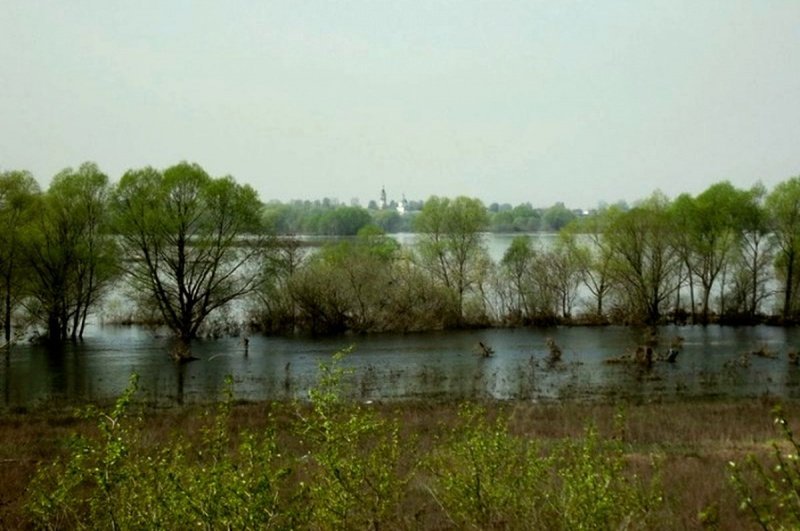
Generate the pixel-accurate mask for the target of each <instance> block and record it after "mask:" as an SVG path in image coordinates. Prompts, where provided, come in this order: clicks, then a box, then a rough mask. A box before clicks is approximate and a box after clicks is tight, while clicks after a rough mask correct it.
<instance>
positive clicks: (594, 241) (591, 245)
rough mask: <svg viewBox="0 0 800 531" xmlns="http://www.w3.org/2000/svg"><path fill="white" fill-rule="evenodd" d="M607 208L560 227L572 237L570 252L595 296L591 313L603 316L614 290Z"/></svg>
mask: <svg viewBox="0 0 800 531" xmlns="http://www.w3.org/2000/svg"><path fill="white" fill-rule="evenodd" d="M609 212H610V210H609V209H608V208H606V209H604V210H602V211H600V212H597V213H595V214H593V215H591V216H587V217H585V218H578V219H576V220H575V221H573V222H572V223H570V224H569V225H567V226H566V227H564V229H562V232H564V233H565V234H567V235H569V236H570V238H571V239H572V244H571V245H572V254H573V257H574V260H575V263H576V267H577V268H578V269H579V270H580V278H581V279H582V281H583V284H584V286H586V289H587V290H588V291H589V293H591V294H592V297H593V298H594V310H593V313H594V316H595V317H596V318H597V319H600V320H604V319H605V305H606V302H607V299H608V298H609V297H610V296H611V294H612V293H613V289H614V279H613V274H612V273H613V271H612V265H613V258H614V255H613V252H612V250H611V247H610V245H609V244H608V241H607V240H606V238H605V232H606V230H607V227H608V223H609V220H610V217H611V216H610V215H609Z"/></svg>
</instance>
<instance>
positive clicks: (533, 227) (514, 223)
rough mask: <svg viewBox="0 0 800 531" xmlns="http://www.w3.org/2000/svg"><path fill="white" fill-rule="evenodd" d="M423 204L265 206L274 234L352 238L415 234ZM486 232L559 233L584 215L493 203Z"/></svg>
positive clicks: (562, 207) (327, 202) (555, 208)
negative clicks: (365, 233)
mask: <svg viewBox="0 0 800 531" xmlns="http://www.w3.org/2000/svg"><path fill="white" fill-rule="evenodd" d="M424 204H425V202H424V201H406V202H405V207H404V209H403V212H402V213H400V211H398V210H397V208H396V207H397V203H395V202H394V201H392V202H390V203H388V204H387V205H386V206H385V207H384V208H381V207H379V206H378V204H377V203H376V202H375V201H374V200H373V201H370V202H369V206H368V207H367V208H363V207H361V206H359V205H358V204H351V205H344V204H341V203H339V202H338V201H336V200H333V199H330V198H325V199H322V200H315V201H310V200H294V201H289V202H287V203H281V202H280V201H270V202H269V203H267V205H266V206H265V215H266V217H267V220H268V222H269V225H270V226H271V227H273V229H274V230H275V232H276V233H277V234H284V235H290V234H318V235H327V236H354V235H356V234H358V231H359V230H360V229H362V228H363V227H366V226H367V225H376V226H378V227H380V228H381V230H383V231H384V232H386V233H398V232H417V230H418V225H417V223H416V221H415V220H416V218H417V217H418V216H419V215H420V214H421V212H422V208H423V206H424ZM487 213H488V218H487V222H486V225H485V226H484V227H483V230H484V231H486V232H496V233H508V232H537V231H546V232H558V231H559V230H561V229H562V228H563V227H565V226H567V225H568V224H569V223H570V222H572V221H573V220H575V219H576V218H578V217H581V216H582V215H583V211H580V210H570V209H568V208H567V207H566V206H565V205H564V203H556V204H554V205H552V206H551V207H549V208H534V207H533V206H532V205H531V204H530V203H521V204H519V205H516V206H511V205H510V204H508V203H503V204H498V203H492V204H490V205H489V206H488V208H487Z"/></svg>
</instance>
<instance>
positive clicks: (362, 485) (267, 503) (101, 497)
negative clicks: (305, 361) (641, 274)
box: [28, 363, 664, 530]
mask: <svg viewBox="0 0 800 531" xmlns="http://www.w3.org/2000/svg"><path fill="white" fill-rule="evenodd" d="M322 371H323V375H322V378H321V382H320V384H319V386H318V387H317V388H315V389H313V390H312V391H311V392H310V395H309V402H308V403H307V404H295V405H293V406H291V407H292V408H293V411H294V415H293V416H294V418H295V421H294V422H293V424H292V426H290V427H289V429H288V433H278V432H276V430H275V429H273V426H272V425H268V426H267V427H266V428H265V429H264V430H263V431H260V432H258V433H233V432H231V430H230V429H228V420H227V418H228V413H229V408H230V399H229V400H227V401H225V402H223V403H222V404H221V405H220V406H218V408H219V409H218V411H217V412H216V414H213V415H209V416H208V419H207V422H206V427H205V428H204V429H203V431H202V434H201V435H200V436H199V437H195V438H193V439H191V440H190V439H187V438H186V437H185V436H182V435H179V434H175V435H174V436H173V437H172V438H171V439H170V440H167V441H161V442H159V443H155V442H153V441H151V440H148V439H147V438H146V437H144V436H143V432H142V431H141V430H139V429H138V427H137V426H138V424H137V420H136V415H134V414H132V412H134V411H136V408H135V406H132V405H131V399H132V398H133V394H134V391H135V379H134V380H133V383H132V385H131V387H130V388H129V389H128V391H127V392H126V393H125V394H124V395H123V396H122V397H121V398H120V399H119V400H118V402H117V404H116V405H115V407H114V408H113V409H112V410H111V411H109V412H107V413H106V412H102V411H99V410H94V411H91V412H90V413H89V414H90V415H92V416H93V417H95V418H97V420H98V430H97V433H96V435H95V436H90V437H84V438H78V439H75V440H73V442H72V443H71V446H70V450H69V452H68V455H67V456H66V457H65V458H64V459H63V460H61V461H58V462H55V463H52V464H49V465H46V466H43V467H42V468H40V470H39V473H38V474H37V476H36V478H35V479H34V480H33V482H32V484H31V487H30V488H29V497H28V500H29V501H28V510H29V512H30V514H31V516H32V518H33V519H34V521H35V523H36V525H37V526H38V527H41V528H47V529H64V528H69V529H73V528H77V529H97V528H112V529H143V528H147V529H153V528H158V529H184V528H196V527H199V528H203V529H260V528H277V529H297V528H304V529H379V528H392V529H398V528H400V529H403V528H429V527H437V528H442V527H447V528H450V527H455V528H459V529H463V528H480V529H543V528H544V529H565V530H566V529H570V530H572V529H610V528H622V527H624V528H628V529H649V528H652V527H653V525H655V523H656V522H657V517H658V513H659V511H660V510H662V508H663V505H664V499H663V496H662V494H661V491H660V487H659V486H658V484H657V483H656V482H653V481H647V482H646V481H644V480H642V479H640V478H638V477H637V476H636V474H635V473H634V471H633V470H632V469H631V468H630V467H629V466H628V465H627V463H626V461H625V458H624V454H623V451H622V450H623V447H622V445H621V443H620V442H619V441H617V440H614V439H605V438H603V437H601V436H600V435H599V434H598V433H597V432H596V431H594V430H592V429H589V430H588V431H587V432H586V434H585V436H584V437H582V438H579V439H577V440H564V441H562V442H556V443H551V444H549V445H548V447H540V446H539V445H538V444H537V443H536V441H533V440H530V439H526V438H523V437H519V436H516V435H513V434H512V433H510V432H509V430H508V429H507V428H506V426H505V423H504V421H503V419H502V418H498V419H495V420H489V419H488V418H487V415H486V413H485V411H483V410H481V409H480V408H478V407H476V406H472V405H465V406H464V408H463V409H462V413H461V417H460V420H459V421H458V423H457V426H456V427H455V428H454V429H453V430H452V431H450V432H448V433H446V434H445V435H443V436H442V437H441V438H440V439H437V441H436V443H435V444H434V447H433V448H428V449H427V451H426V452H420V450H419V448H417V447H416V444H415V442H414V440H410V439H407V438H405V437H403V436H401V435H400V430H399V426H398V424H397V422H394V421H391V420H386V419H385V418H382V417H380V416H378V415H376V414H374V412H373V411H371V410H370V409H369V407H367V406H363V405H359V404H356V403H351V402H346V401H344V400H343V399H342V398H341V397H340V394H339V392H338V383H339V379H340V377H341V375H342V371H341V369H338V368H337V366H336V364H335V363H334V364H332V365H329V366H325V367H323V368H322ZM653 477H655V476H653Z"/></svg>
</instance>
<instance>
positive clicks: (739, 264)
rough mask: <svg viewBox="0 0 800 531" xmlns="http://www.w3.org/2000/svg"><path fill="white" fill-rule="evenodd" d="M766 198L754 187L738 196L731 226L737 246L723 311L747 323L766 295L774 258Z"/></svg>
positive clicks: (759, 187) (760, 190) (758, 187)
mask: <svg viewBox="0 0 800 531" xmlns="http://www.w3.org/2000/svg"><path fill="white" fill-rule="evenodd" d="M766 195H767V192H766V189H765V188H764V186H763V185H762V184H760V183H759V184H756V185H755V186H753V187H752V188H751V189H750V190H747V191H746V192H744V193H743V194H742V195H741V197H740V203H739V205H738V206H737V207H736V209H735V211H734V221H733V224H734V226H735V228H736V230H738V232H739V245H738V246H737V247H738V248H737V250H736V252H735V253H734V257H733V260H732V277H733V278H732V289H731V290H730V294H729V296H728V297H726V300H727V301H728V302H727V303H726V306H725V308H726V310H727V311H729V312H733V313H736V314H744V315H746V316H747V317H748V318H750V319H751V320H752V319H754V318H755V317H756V316H757V314H758V313H759V311H760V305H761V303H762V301H764V300H765V299H766V298H767V297H768V296H769V295H770V291H769V289H768V283H769V280H770V278H772V277H771V275H770V264H771V263H772V261H773V259H774V250H775V240H774V239H773V238H771V237H770V226H769V215H768V213H767V211H766V209H765V207H764V199H765V197H766Z"/></svg>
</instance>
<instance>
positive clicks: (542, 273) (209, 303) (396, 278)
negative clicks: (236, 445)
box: [0, 162, 800, 356]
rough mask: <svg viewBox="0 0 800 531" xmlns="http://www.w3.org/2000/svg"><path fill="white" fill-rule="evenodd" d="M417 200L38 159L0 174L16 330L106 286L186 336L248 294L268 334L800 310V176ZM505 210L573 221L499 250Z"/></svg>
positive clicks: (56, 318)
mask: <svg viewBox="0 0 800 531" xmlns="http://www.w3.org/2000/svg"><path fill="white" fill-rule="evenodd" d="M403 207H404V208H403V209H402V210H403V212H402V213H401V212H399V211H398V209H396V208H395V209H394V210H392V209H391V208H388V209H387V208H384V209H380V208H372V209H362V208H360V207H357V206H341V205H335V204H333V203H332V202H327V203H326V202H324V201H323V202H320V203H312V202H303V203H299V202H296V203H292V204H289V205H281V204H276V203H271V204H269V205H267V206H265V205H263V204H262V203H261V201H260V200H259V198H258V196H257V194H256V192H255V191H254V190H253V189H252V188H251V187H249V186H246V185H240V184H238V183H236V182H235V180H234V179H233V178H231V177H228V176H226V177H218V178H215V177H211V176H209V175H208V174H207V173H206V172H205V171H204V170H203V168H201V167H200V166H198V165H197V164H190V163H186V162H182V163H179V164H176V165H174V166H172V167H169V168H166V169H164V170H157V169H154V168H150V167H147V168H141V169H134V170H129V171H128V172H126V173H125V174H124V175H123V176H122V177H121V179H120V180H119V182H118V183H116V184H113V185H112V184H110V183H109V180H108V177H107V176H106V175H105V174H103V173H102V172H101V171H100V170H99V168H98V167H97V166H96V165H95V164H92V163H86V164H83V165H82V166H81V167H80V168H78V169H77V170H74V169H66V170H64V171H62V172H60V173H59V174H58V175H56V176H55V177H54V179H53V180H52V183H51V185H50V187H49V188H48V189H47V190H46V191H41V190H40V189H39V187H38V185H37V184H36V181H35V180H34V179H33V177H32V176H31V175H30V174H29V173H27V172H24V171H11V172H5V173H1V174H0V224H1V226H2V227H3V230H2V232H0V296H1V297H2V308H1V309H0V316H2V322H3V328H4V335H5V339H6V342H10V341H13V340H14V338H15V336H16V337H17V338H18V337H22V336H23V335H26V334H29V332H30V331H38V332H39V333H40V334H41V336H42V337H44V338H47V339H48V340H50V341H63V340H66V339H70V338H72V339H76V338H79V337H81V336H82V334H83V331H84V327H85V324H86V319H87V316H88V315H89V314H90V313H92V312H96V311H97V309H98V308H99V307H100V305H101V304H102V302H103V300H104V297H105V295H106V293H107V292H108V291H109V290H110V289H111V288H112V286H113V287H114V289H115V290H117V291H120V290H122V291H124V292H125V293H127V294H128V295H129V297H130V298H131V299H132V302H133V304H132V305H130V308H131V309H130V312H129V315H127V316H125V317H124V319H125V320H131V321H140V322H141V321H146V322H152V323H156V324H162V325H165V326H167V327H169V328H170V329H171V330H173V331H174V333H175V335H176V336H177V337H179V338H180V339H181V340H182V343H183V344H185V343H186V342H189V341H190V340H192V339H193V338H195V337H197V336H199V335H205V334H210V333H216V332H214V330H215V328H216V329H217V330H219V329H220V326H219V323H220V322H221V321H222V322H224V321H225V317H224V316H228V315H230V313H229V312H223V311H221V310H223V309H224V308H226V307H227V306H228V305H229V303H231V302H232V301H234V300H237V299H238V300H248V301H249V304H247V305H246V307H247V308H249V316H248V317H247V320H248V323H247V325H248V326H249V327H251V328H253V329H257V330H263V331H267V332H272V333H296V332H312V333H338V332H344V331H354V332H373V331H410V330H425V329H440V328H450V327H468V326H513V325H526V324H557V323H597V324H602V323H647V324H656V323H662V322H667V321H669V322H679V323H684V322H692V323H696V322H699V323H708V322H731V323H754V322H764V321H772V322H782V323H793V322H796V321H797V320H798V316H800V301H799V300H798V296H797V293H798V289H800V285H799V284H800V264H799V263H798V262H799V260H798V252H800V177H795V178H792V179H789V180H787V181H785V182H783V183H780V184H779V185H777V186H776V187H775V188H774V189H772V190H771V191H767V190H766V189H765V188H764V187H763V186H761V185H756V186H754V187H752V188H751V189H747V190H744V189H738V188H736V187H734V186H733V185H731V184H730V183H728V182H721V183H717V184H714V185H712V186H710V187H709V188H708V189H707V190H705V191H704V192H702V193H700V194H698V195H697V196H691V195H688V194H683V195H681V196H679V197H677V198H675V199H674V200H670V199H669V198H667V197H665V196H664V195H663V194H660V193H655V194H653V195H652V196H651V197H649V198H647V199H645V200H643V201H640V202H638V203H636V204H634V205H633V206H632V207H627V206H625V205H615V206H611V207H606V208H601V209H599V210H598V211H596V212H592V213H589V214H587V215H578V214H577V213H575V212H572V211H569V210H568V209H566V208H565V207H564V206H563V205H560V204H559V205H555V206H553V207H551V208H549V209H547V210H545V211H537V210H536V209H533V208H531V207H530V206H528V205H522V206H517V207H514V208H507V207H506V206H500V205H492V206H490V207H489V208H486V207H485V205H484V204H483V203H482V202H481V201H480V200H478V199H474V198H468V197H463V196H462V197H456V198H439V197H435V196H434V197H430V198H428V199H427V200H426V201H425V202H424V203H418V204H412V203H406V204H404V205H403ZM581 214H583V213H581ZM395 215H397V216H399V217H400V218H401V219H403V220H409V221H408V223H410V225H409V227H408V228H409V229H411V230H413V231H415V232H416V233H417V243H416V245H415V246H413V248H402V247H400V246H399V244H398V243H397V242H396V241H395V240H394V239H392V238H390V237H388V236H386V235H385V232H386V230H387V227H386V224H385V223H386V220H387V219H389V218H394V216H395ZM498 220H506V221H504V222H503V223H506V222H508V223H510V227H511V228H512V229H518V230H522V229H526V228H528V229H529V228H532V227H533V226H535V225H537V223H538V227H539V228H541V227H543V226H546V227H551V228H558V229H559V232H558V236H557V238H556V239H555V243H552V241H553V240H552V239H549V240H548V241H550V242H551V243H550V244H548V245H542V244H540V243H538V242H540V241H541V240H538V239H532V238H530V237H529V236H527V235H520V236H518V237H517V238H515V239H514V241H513V242H512V244H511V246H510V247H509V249H508V250H507V251H506V253H505V255H504V256H503V258H502V259H501V260H500V261H499V262H498V263H495V262H493V261H492V259H491V258H490V257H489V255H488V252H487V249H486V245H485V242H484V237H483V236H482V234H483V233H484V232H485V231H486V230H487V229H488V228H490V227H492V223H495V226H496V227H497V226H500V225H498V223H499V222H498ZM509 220H510V221H509ZM526 220H527V221H526ZM537 220H538V221H537ZM403 222H404V223H405V222H406V221H403ZM382 223H383V224H382ZM503 226H504V227H506V228H507V226H506V225H503ZM303 227H305V229H304V230H299V229H300V228H303ZM295 231H296V232H306V231H308V232H320V233H323V234H354V233H355V234H357V237H355V238H349V239H346V240H343V241H338V242H334V243H330V244H328V245H326V246H324V247H323V248H321V249H320V250H318V251H317V252H313V253H312V252H309V251H308V249H306V248H304V247H302V246H301V245H300V243H299V242H298V241H297V240H296V239H295V238H294V237H292V236H287V235H286V234H290V233H293V232H295ZM209 318H210V319H209ZM228 324H230V325H231V326H230V327H228V326H227V325H226V326H225V327H223V328H225V329H227V330H232V329H234V328H236V327H238V326H239V325H241V323H228ZM15 330H16V334H14V331H15ZM176 354H177V355H178V356H184V355H188V350H178V351H176Z"/></svg>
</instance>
